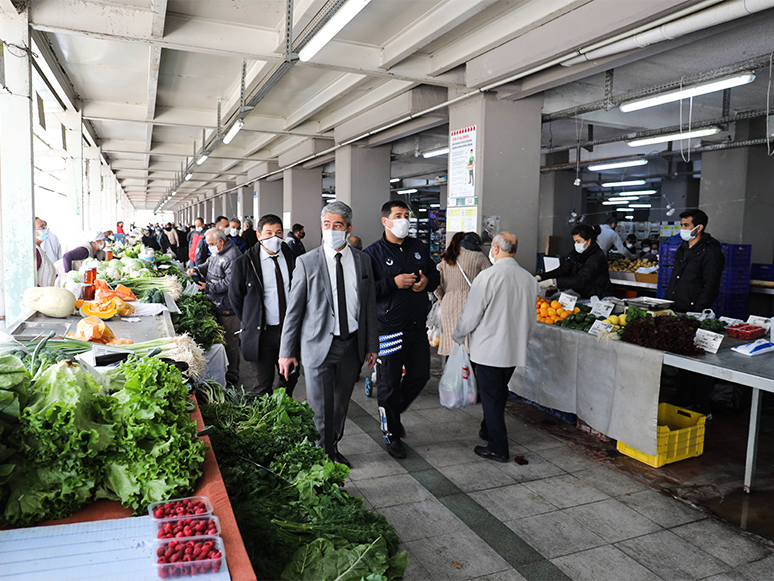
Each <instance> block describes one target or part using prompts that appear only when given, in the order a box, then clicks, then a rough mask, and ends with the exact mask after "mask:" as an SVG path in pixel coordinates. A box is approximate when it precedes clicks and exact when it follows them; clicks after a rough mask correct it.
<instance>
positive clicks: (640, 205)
mask: <svg viewBox="0 0 774 581" xmlns="http://www.w3.org/2000/svg"><path fill="white" fill-rule="evenodd" d="M629 207H630V208H632V209H634V208H650V204H629Z"/></svg>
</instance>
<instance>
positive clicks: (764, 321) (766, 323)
mask: <svg viewBox="0 0 774 581" xmlns="http://www.w3.org/2000/svg"><path fill="white" fill-rule="evenodd" d="M747 324H748V325H755V326H756V327H763V328H764V329H766V330H767V331H768V330H769V329H771V319H769V318H768V317H757V316H755V315H750V316H749V318H748V319H747Z"/></svg>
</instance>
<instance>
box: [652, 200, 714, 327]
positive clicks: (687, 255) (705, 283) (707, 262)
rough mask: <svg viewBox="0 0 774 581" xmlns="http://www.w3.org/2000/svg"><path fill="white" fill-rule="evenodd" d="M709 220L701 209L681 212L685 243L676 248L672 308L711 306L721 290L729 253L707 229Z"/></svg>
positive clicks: (685, 309)
mask: <svg viewBox="0 0 774 581" xmlns="http://www.w3.org/2000/svg"><path fill="white" fill-rule="evenodd" d="M707 222H709V218H708V217H707V214H705V213H704V212H703V211H702V210H686V211H685V212H683V213H682V214H680V237H681V238H682V239H683V243H682V244H681V245H680V248H678V249H677V252H675V263H674V266H673V267H672V278H671V279H670V281H669V287H668V288H667V293H666V298H667V299H668V300H670V301H674V302H675V304H674V305H673V307H672V308H673V309H674V310H675V311H678V312H681V313H686V312H689V311H690V312H701V311H703V310H704V309H711V308H712V304H713V303H714V302H715V299H717V298H718V293H719V292H720V276H721V275H722V274H723V268H724V267H725V266H726V257H725V256H723V249H722V248H721V246H720V242H718V241H717V240H715V239H714V238H713V237H712V236H710V235H709V233H707V231H706V230H707Z"/></svg>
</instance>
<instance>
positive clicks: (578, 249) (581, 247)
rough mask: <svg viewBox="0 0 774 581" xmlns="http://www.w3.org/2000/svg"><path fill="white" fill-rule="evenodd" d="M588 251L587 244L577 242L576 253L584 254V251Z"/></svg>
mask: <svg viewBox="0 0 774 581" xmlns="http://www.w3.org/2000/svg"><path fill="white" fill-rule="evenodd" d="M584 250H586V243H585V242H576V243H575V252H577V253H578V254H583V251H584Z"/></svg>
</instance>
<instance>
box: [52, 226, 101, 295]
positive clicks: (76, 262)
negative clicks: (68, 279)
mask: <svg viewBox="0 0 774 581" xmlns="http://www.w3.org/2000/svg"><path fill="white" fill-rule="evenodd" d="M104 247H105V233H104V232H102V231H100V230H95V231H94V232H92V233H91V234H90V235H89V237H88V239H87V240H86V242H84V243H83V244H81V245H79V246H76V247H75V248H73V249H72V250H70V252H65V254H64V256H62V259H61V260H57V261H56V263H55V264H54V266H55V268H56V275H57V284H59V285H61V284H62V281H64V279H65V276H67V273H68V272H70V271H71V270H78V269H79V268H81V265H82V264H83V261H84V260H86V259H87V258H96V259H97V260H104V259H105V253H104V252H102V249H103V248H104Z"/></svg>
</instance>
